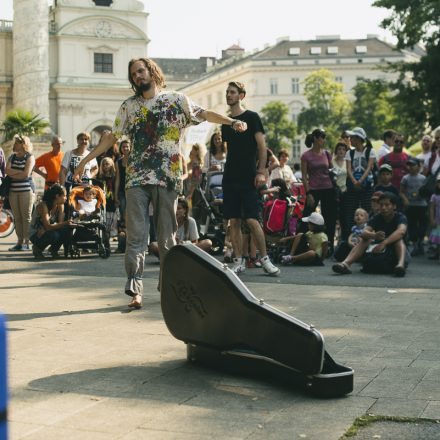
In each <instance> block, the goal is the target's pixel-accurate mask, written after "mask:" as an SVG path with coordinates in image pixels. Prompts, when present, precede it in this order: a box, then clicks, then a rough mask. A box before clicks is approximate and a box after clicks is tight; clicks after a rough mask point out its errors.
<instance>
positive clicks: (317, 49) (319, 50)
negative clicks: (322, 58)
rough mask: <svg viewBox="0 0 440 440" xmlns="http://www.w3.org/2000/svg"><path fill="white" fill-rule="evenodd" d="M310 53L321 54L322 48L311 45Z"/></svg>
mask: <svg viewBox="0 0 440 440" xmlns="http://www.w3.org/2000/svg"><path fill="white" fill-rule="evenodd" d="M310 54H311V55H321V48H320V47H311V48H310Z"/></svg>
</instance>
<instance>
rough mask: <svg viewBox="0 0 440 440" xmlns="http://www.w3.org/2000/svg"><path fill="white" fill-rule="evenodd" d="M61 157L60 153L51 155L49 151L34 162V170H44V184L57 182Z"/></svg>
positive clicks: (62, 154)
mask: <svg viewBox="0 0 440 440" xmlns="http://www.w3.org/2000/svg"><path fill="white" fill-rule="evenodd" d="M63 156H64V153H63V152H62V151H60V152H58V154H53V153H52V152H51V151H50V152H49V153H45V154H43V155H42V156H40V157H38V158H37V159H36V160H35V167H36V168H44V169H45V170H46V174H47V177H46V182H50V183H55V182H58V176H59V174H60V169H61V162H62V160H63Z"/></svg>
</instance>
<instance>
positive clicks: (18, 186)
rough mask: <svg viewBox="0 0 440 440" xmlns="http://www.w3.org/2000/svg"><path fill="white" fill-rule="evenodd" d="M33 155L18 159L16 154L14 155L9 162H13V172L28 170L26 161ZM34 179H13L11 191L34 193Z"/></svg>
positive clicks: (27, 154)
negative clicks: (32, 184)
mask: <svg viewBox="0 0 440 440" xmlns="http://www.w3.org/2000/svg"><path fill="white" fill-rule="evenodd" d="M30 156H31V154H29V153H26V154H25V155H24V157H18V156H17V155H16V154H13V155H12V156H11V157H10V158H9V161H10V162H11V168H12V169H13V170H19V171H24V169H25V168H26V161H27V160H28V159H29V157H30ZM31 180H32V177H26V178H25V179H20V180H16V179H14V178H12V179H11V188H10V190H9V191H12V192H27V191H32V187H31Z"/></svg>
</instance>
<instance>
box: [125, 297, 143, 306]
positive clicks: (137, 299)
mask: <svg viewBox="0 0 440 440" xmlns="http://www.w3.org/2000/svg"><path fill="white" fill-rule="evenodd" d="M128 307H131V308H132V309H140V308H141V307H142V296H141V295H133V299H132V300H131V302H130V304H128Z"/></svg>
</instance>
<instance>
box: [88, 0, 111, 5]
mask: <svg viewBox="0 0 440 440" xmlns="http://www.w3.org/2000/svg"><path fill="white" fill-rule="evenodd" d="M93 3H95V5H96V6H110V5H111V4H112V3H113V0H93Z"/></svg>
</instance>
